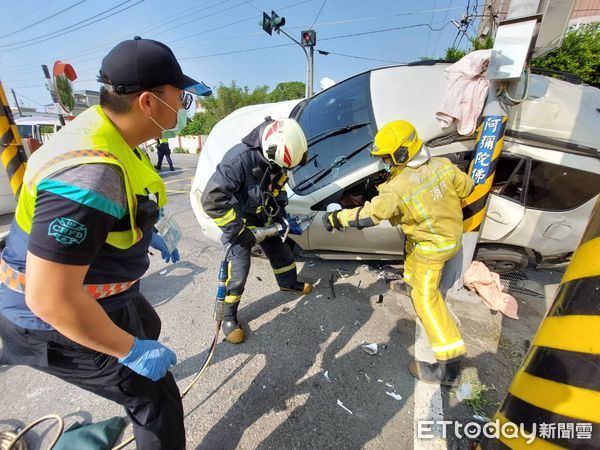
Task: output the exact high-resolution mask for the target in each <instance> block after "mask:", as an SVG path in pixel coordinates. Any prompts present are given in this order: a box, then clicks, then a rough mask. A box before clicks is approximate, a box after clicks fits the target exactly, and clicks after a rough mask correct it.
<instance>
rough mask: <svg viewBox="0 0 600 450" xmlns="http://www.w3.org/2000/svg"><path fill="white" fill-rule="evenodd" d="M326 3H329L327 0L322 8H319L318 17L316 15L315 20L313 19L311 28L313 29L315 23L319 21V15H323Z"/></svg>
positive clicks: (324, 0)
mask: <svg viewBox="0 0 600 450" xmlns="http://www.w3.org/2000/svg"><path fill="white" fill-rule="evenodd" d="M325 3H327V0H323V4H322V5H321V8H320V9H319V12H318V13H317V17H315V20H313V23H312V25H311V26H310V29H311V30H312V29H313V28H314V26H315V23H317V19H318V18H319V16H320V15H321V11H323V8H324V7H325Z"/></svg>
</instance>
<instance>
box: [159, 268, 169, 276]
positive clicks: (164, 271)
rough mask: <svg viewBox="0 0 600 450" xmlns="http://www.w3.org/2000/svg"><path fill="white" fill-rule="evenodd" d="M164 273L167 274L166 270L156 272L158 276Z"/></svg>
mask: <svg viewBox="0 0 600 450" xmlns="http://www.w3.org/2000/svg"><path fill="white" fill-rule="evenodd" d="M165 273H167V269H165V270H161V271H160V272H158V274H159V275H164V274H165Z"/></svg>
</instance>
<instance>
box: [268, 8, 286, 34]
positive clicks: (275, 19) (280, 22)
mask: <svg viewBox="0 0 600 450" xmlns="http://www.w3.org/2000/svg"><path fill="white" fill-rule="evenodd" d="M271 22H272V23H273V28H275V31H278V29H279V28H280V27H282V26H284V25H285V17H279V16H278V15H277V13H276V12H275V11H273V10H271Z"/></svg>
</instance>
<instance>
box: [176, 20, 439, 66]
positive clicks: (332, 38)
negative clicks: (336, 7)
mask: <svg viewBox="0 0 600 450" xmlns="http://www.w3.org/2000/svg"><path fill="white" fill-rule="evenodd" d="M450 23H451V22H448V23H446V24H445V25H444V26H442V27H441V28H433V27H432V26H431V25H430V24H428V23H418V24H413V25H405V26H401V27H393V28H386V29H383V30H373V31H364V32H362V33H352V34H344V35H340V36H330V37H325V38H321V39H320V40H321V41H331V40H335V39H344V38H348V37H355V36H366V35H370V34H378V33H386V32H389V31H397V30H405V29H409V28H417V27H429V29H431V30H432V31H441V30H443V29H444V28H446V27H447V26H448V25H449V24H450ZM291 45H296V44H280V45H271V46H267V47H256V48H247V49H242V50H235V51H231V52H221V53H212V54H209V55H199V56H190V57H188V58H179V60H180V61H188V60H192V59H200V58H209V57H213V56H225V55H235V54H239V53H249V52H255V51H259V50H268V49H272V48H280V47H289V46H291Z"/></svg>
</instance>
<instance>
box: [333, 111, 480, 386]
mask: <svg viewBox="0 0 600 450" xmlns="http://www.w3.org/2000/svg"><path fill="white" fill-rule="evenodd" d="M371 154H372V155H373V156H376V157H381V158H382V159H383V161H384V164H386V166H387V167H386V168H387V170H389V172H390V177H389V179H388V180H387V181H386V182H385V183H383V184H381V185H379V187H378V190H379V194H378V195H377V196H376V197H374V198H373V199H372V200H371V201H369V202H366V203H365V204H364V205H363V206H360V207H358V208H353V209H343V210H338V211H333V212H328V213H327V214H325V216H323V223H324V225H325V228H326V229H327V230H328V231H333V230H334V229H337V230H342V229H344V228H345V227H355V228H358V229H362V228H365V227H370V226H375V225H378V224H379V223H380V222H382V221H383V220H388V221H389V222H390V223H391V224H392V225H400V226H401V227H402V231H403V232H404V234H405V236H406V249H405V261H404V282H405V283H406V284H405V285H406V286H407V293H410V296H411V298H412V302H413V305H414V307H415V311H416V313H417V315H418V316H419V319H421V322H422V323H423V326H424V328H425V331H426V333H427V337H428V338H429V342H430V344H431V347H432V349H433V352H434V353H435V357H436V360H437V362H436V363H434V364H428V363H425V362H423V361H414V362H412V363H411V364H410V366H409V370H410V372H411V373H412V374H413V375H414V376H415V377H416V378H418V379H420V380H422V381H426V382H430V383H437V384H443V385H456V383H457V378H458V375H459V373H460V366H461V362H462V359H463V355H464V354H465V352H466V348H465V344H464V342H463V340H462V337H461V334H460V331H459V329H458V326H457V325H456V323H455V322H454V320H453V319H452V317H451V316H450V314H449V312H448V308H447V306H446V303H445V301H444V298H443V297H442V295H441V294H440V291H439V287H438V286H439V282H440V278H441V274H442V270H443V268H444V264H445V262H446V261H448V260H449V259H451V258H452V257H453V256H454V255H456V253H457V252H458V251H459V250H460V246H461V235H462V231H463V224H462V210H461V199H463V198H465V197H466V196H468V195H469V194H470V193H471V191H472V190H473V186H474V183H473V180H472V179H471V178H470V177H469V176H468V175H467V174H465V173H464V172H462V171H460V170H459V169H458V168H457V167H456V166H455V165H454V164H452V163H451V162H450V161H449V160H448V159H447V158H439V157H431V156H430V153H429V150H428V148H427V147H426V146H425V145H423V142H422V141H421V139H419V136H418V134H417V130H416V129H415V127H414V126H413V125H412V124H410V123H409V122H406V121H403V120H398V121H394V122H391V123H389V124H387V125H385V126H384V127H383V128H382V129H381V130H380V131H379V132H378V133H377V135H376V136H375V142H374V146H373V150H372V151H371Z"/></svg>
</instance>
